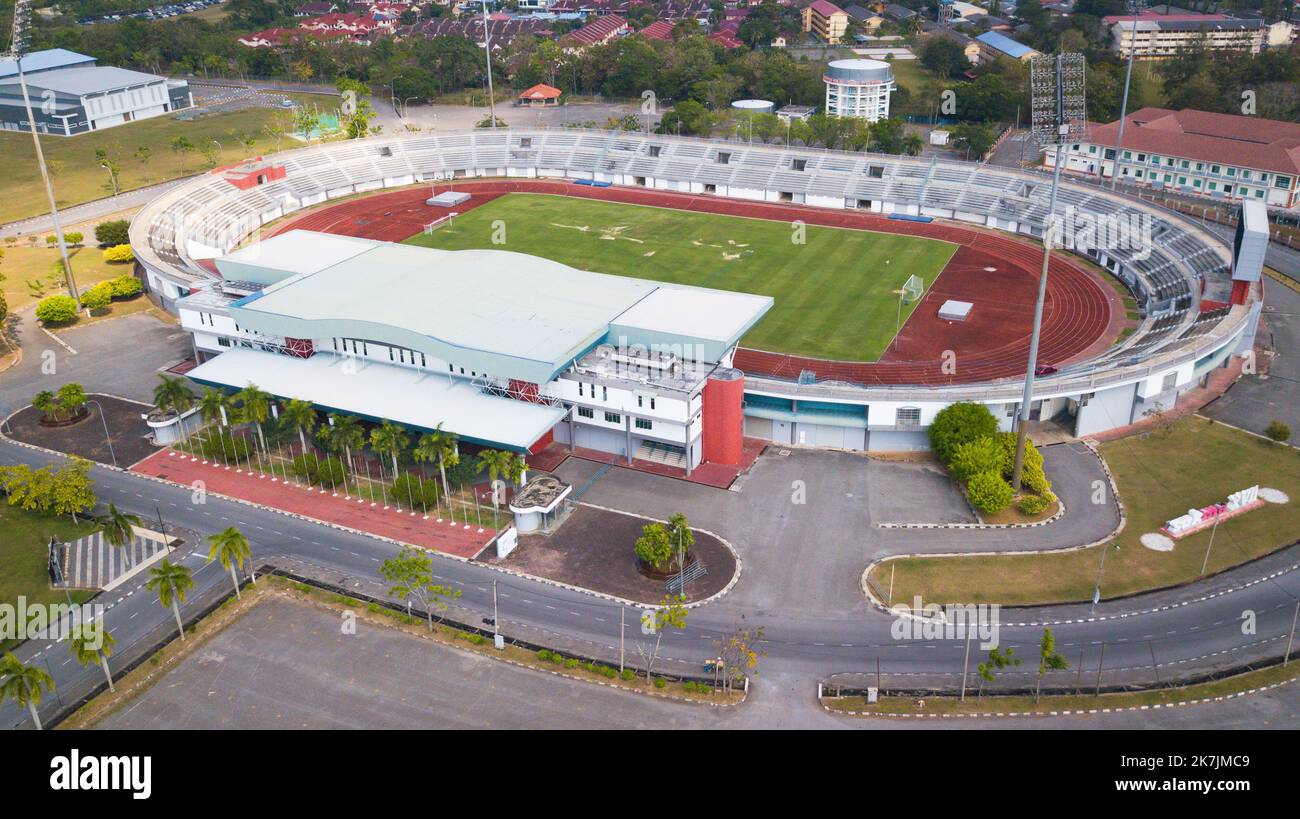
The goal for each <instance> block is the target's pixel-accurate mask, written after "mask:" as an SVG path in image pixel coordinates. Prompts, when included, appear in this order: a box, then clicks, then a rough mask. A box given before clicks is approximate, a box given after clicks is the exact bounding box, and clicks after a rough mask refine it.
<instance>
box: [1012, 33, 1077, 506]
mask: <svg viewBox="0 0 1300 819" xmlns="http://www.w3.org/2000/svg"><path fill="white" fill-rule="evenodd" d="M1084 66H1085V63H1084V60H1083V55H1082V54H1056V55H1050V54H1049V55H1044V56H1040V57H1035V58H1034V59H1033V61H1032V62H1031V63H1030V66H1029V90H1030V95H1031V102H1030V110H1031V113H1032V117H1033V119H1032V125H1031V128H1030V131H1031V133H1032V134H1033V136H1034V139H1035V140H1037V141H1038V144H1039V145H1041V146H1042V147H1043V148H1049V147H1054V148H1055V149H1056V162H1055V163H1054V164H1055V169H1054V170H1053V171H1052V194H1051V198H1050V199H1049V200H1048V205H1047V218H1046V219H1045V220H1044V222H1043V268H1042V271H1041V272H1040V273H1039V275H1038V301H1037V302H1035V303H1034V333H1033V335H1032V336H1030V339H1029V365H1028V367H1027V368H1026V371H1025V393H1024V397H1023V398H1022V399H1021V401H1020V420H1019V421H1017V423H1016V461H1015V466H1014V468H1013V469H1012V472H1011V488H1012V489H1014V490H1015V491H1016V492H1019V491H1020V477H1021V472H1022V471H1023V469H1024V465H1025V435H1026V434H1027V433H1028V427H1029V415H1030V404H1031V403H1032V402H1033V398H1034V371H1035V370H1036V369H1037V368H1038V337H1039V334H1040V332H1041V331H1042V328H1043V300H1044V299H1045V298H1046V296H1047V262H1048V259H1049V258H1051V255H1052V242H1055V241H1058V240H1059V237H1058V236H1057V235H1056V234H1057V233H1059V232H1060V231H1059V226H1058V225H1057V224H1056V189H1057V187H1058V186H1059V185H1060V184H1061V166H1062V165H1064V164H1065V162H1066V160H1065V156H1064V155H1065V146H1066V143H1068V142H1070V141H1071V140H1073V139H1078V138H1079V136H1080V135H1081V133H1082V132H1083V130H1084V125H1085V123H1086V122H1087V116H1088V108H1087V102H1086V100H1085V97H1084Z"/></svg>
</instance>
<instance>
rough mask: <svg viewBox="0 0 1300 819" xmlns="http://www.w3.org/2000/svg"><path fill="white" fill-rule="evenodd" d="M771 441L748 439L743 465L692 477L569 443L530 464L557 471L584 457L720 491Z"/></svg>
mask: <svg viewBox="0 0 1300 819" xmlns="http://www.w3.org/2000/svg"><path fill="white" fill-rule="evenodd" d="M769 443H771V442H770V441H764V440H761V439H759V438H746V439H745V442H744V449H743V452H742V456H741V457H742V462H741V464H740V465H739V466H727V465H726V464H711V463H702V464H700V465H699V466H697V467H695V468H694V469H692V470H691V474H690V476H689V477H687V475H686V470H685V469H682V468H681V467H676V466H669V465H668V464H661V463H656V462H654V461H643V460H641V459H640V458H633V459H632V463H631V465H628V463H627V458H625V457H624V456H622V455H615V454H613V453H612V452H601V451H600V450H598V449H587V448H586V447H575V448H574V449H573V450H572V451H570V449H569V445H568V444H561V443H559V442H555V443H552V444H551V445H550V446H548V447H546V449H543V450H542V451H541V452H538V453H537V454H535V455H530V456H529V457H528V465H529V466H530V467H532V468H534V469H540V470H542V471H544V472H554V471H555V470H556V469H557V468H558V467H559V466H560V464H562V463H564V462H565V461H566V460H567V459H568V458H570V457H574V458H582V459H583V460H586V461H596V462H597V463H602V464H613V465H614V466H619V467H623V468H624V469H633V470H636V471H637V472H646V473H649V474H651V475H662V476H664V477H666V478H676V479H678V480H682V481H690V482H691V483H698V484H702V485H704V486H712V487H715V488H717V489H726V488H727V487H729V486H731V484H732V482H733V481H735V480H736V478H737V477H739V476H740V474H741V473H742V472H744V471H746V470H747V469H749V468H750V467H751V466H753V465H754V461H756V460H758V456H759V454H761V453H762V451H763V448H764V447H766V446H767V445H768V444H769Z"/></svg>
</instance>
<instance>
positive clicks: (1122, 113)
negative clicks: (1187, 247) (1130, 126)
mask: <svg viewBox="0 0 1300 819" xmlns="http://www.w3.org/2000/svg"><path fill="white" fill-rule="evenodd" d="M1141 8H1142V0H1133V29H1132V31H1130V32H1129V46H1128V71H1127V73H1125V75H1124V97H1123V99H1122V100H1121V101H1120V104H1119V133H1118V134H1116V135H1115V164H1114V165H1112V166H1111V168H1110V189H1111V190H1115V187H1116V186H1117V185H1118V184H1119V162H1120V157H1121V154H1120V151H1121V150H1123V145H1124V118H1125V117H1126V116H1128V87H1129V83H1131V82H1132V81H1133V56H1134V55H1135V54H1137V42H1138V36H1137V35H1138V30H1137V16H1138V11H1139V9H1141ZM1120 30H1121V31H1123V29H1122V28H1121V29H1120ZM1105 159H1106V158H1105V156H1103V157H1102V162H1103V164H1104V163H1105Z"/></svg>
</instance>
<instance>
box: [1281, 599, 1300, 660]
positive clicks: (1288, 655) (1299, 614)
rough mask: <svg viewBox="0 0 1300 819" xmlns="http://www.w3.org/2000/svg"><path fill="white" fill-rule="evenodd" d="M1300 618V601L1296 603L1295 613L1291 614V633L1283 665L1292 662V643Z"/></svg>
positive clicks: (1287, 641)
mask: <svg viewBox="0 0 1300 819" xmlns="http://www.w3.org/2000/svg"><path fill="white" fill-rule="evenodd" d="M1297 618H1300V603H1296V604H1295V614H1292V615H1291V634H1290V635H1289V636H1288V637H1287V638H1286V656H1285V657H1283V658H1282V667H1283V668H1286V665H1287V663H1289V662H1291V644H1292V643H1294V642H1295V623H1296V619H1297Z"/></svg>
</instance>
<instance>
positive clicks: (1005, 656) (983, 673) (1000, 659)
mask: <svg viewBox="0 0 1300 819" xmlns="http://www.w3.org/2000/svg"><path fill="white" fill-rule="evenodd" d="M1013 665H1020V658H1019V657H1017V656H1016V650H1015V649H1014V648H1008V649H1007V650H1006V651H1003V650H1002V649H1000V648H998V647H997V646H994V647H993V648H991V649H989V656H988V659H987V660H985V661H984V662H982V663H980V664H979V665H978V666H976V667H975V670H976V671H977V672H979V675H980V687H979V693H978V694H976V696H977V697H983V696H984V683H986V682H993V680H994V679H996V678H997V672H999V671H1001V670H1002V669H1004V668H1007V667H1009V666H1013Z"/></svg>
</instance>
